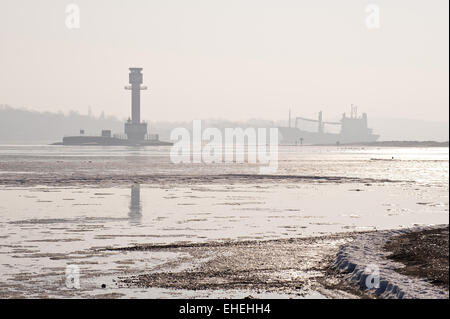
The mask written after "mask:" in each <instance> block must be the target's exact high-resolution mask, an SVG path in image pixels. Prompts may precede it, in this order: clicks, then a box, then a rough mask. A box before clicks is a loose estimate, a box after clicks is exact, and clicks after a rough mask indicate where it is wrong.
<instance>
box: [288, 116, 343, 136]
mask: <svg viewBox="0 0 450 319" xmlns="http://www.w3.org/2000/svg"><path fill="white" fill-rule="evenodd" d="M299 120H301V121H307V122H315V123H318V132H319V133H323V132H324V127H325V125H342V123H341V122H324V121H323V120H322V111H320V112H319V116H318V119H317V120H315V119H308V118H306V117H296V118H295V128H299V127H298V121H299Z"/></svg>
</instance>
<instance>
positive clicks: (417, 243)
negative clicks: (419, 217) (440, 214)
mask: <svg viewBox="0 0 450 319" xmlns="http://www.w3.org/2000/svg"><path fill="white" fill-rule="evenodd" d="M384 248H385V249H386V250H387V251H388V252H389V253H390V254H389V256H388V258H390V259H392V260H394V261H397V262H400V263H401V264H403V265H404V267H402V268H398V269H397V271H398V272H399V273H401V274H404V275H408V276H415V277H419V278H423V279H426V280H428V281H429V282H431V283H433V284H435V285H439V286H442V287H444V288H445V289H447V290H448V287H449V278H448V277H449V276H448V274H449V265H448V259H449V231H448V227H446V228H441V229H432V230H423V231H419V232H412V233H409V234H404V235H400V236H396V237H394V238H392V239H391V240H390V241H389V242H388V243H387V244H386V246H385V247H384Z"/></svg>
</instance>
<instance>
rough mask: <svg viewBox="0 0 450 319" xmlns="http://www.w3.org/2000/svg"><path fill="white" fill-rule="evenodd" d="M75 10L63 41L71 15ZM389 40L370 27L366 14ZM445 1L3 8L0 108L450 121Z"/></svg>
mask: <svg viewBox="0 0 450 319" xmlns="http://www.w3.org/2000/svg"><path fill="white" fill-rule="evenodd" d="M70 3H76V4H77V5H79V8H80V28H79V29H68V28H67V27H66V24H65V20H66V16H67V14H66V12H65V9H66V5H67V4H70ZM369 3H375V4H377V5H378V6H379V8H380V10H381V11H380V28H379V29H368V28H367V27H366V17H367V13H366V12H365V8H366V6H367V4H369ZM448 6H449V1H448V0H371V1H365V0H341V1H336V0H271V1H266V0H220V1H218V0H154V1H150V0H149V1H145V0H130V1H123V0H94V1H93V0H90V1H87V0H73V1H62V0H39V1H32V0H27V1H24V0H1V1H0V104H10V105H11V106H16V107H27V108H29V109H35V110H41V111H44V110H45V111H47V110H48V111H59V110H61V111H64V112H67V111H68V110H71V109H73V110H77V111H79V112H81V113H87V111H88V107H89V106H91V107H92V111H93V112H94V114H99V113H100V112H101V111H102V110H104V111H105V113H107V114H112V115H116V116H118V117H120V118H124V117H128V116H129V113H130V92H129V91H125V90H124V86H125V85H126V84H127V82H128V67H130V66H140V67H143V68H144V84H145V85H147V86H148V87H149V88H150V90H148V91H143V96H142V118H144V119H146V120H189V119H194V118H229V119H235V120H240V119H248V118H264V119H271V118H272V119H284V118H287V115H288V109H289V108H292V112H293V115H298V116H301V115H303V116H314V117H315V116H316V113H317V112H318V111H319V110H323V111H324V112H325V114H324V117H325V119H332V118H337V117H339V116H340V115H341V113H342V112H344V111H346V112H349V107H350V104H351V103H354V104H357V105H359V107H360V110H361V111H366V112H367V113H369V119H370V117H403V118H410V119H426V120H442V121H447V120H448V114H449V108H448V105H449V91H448V85H449V83H448V77H449V73H448V71H449V64H448V59H449V42H448V36H449V35H448V30H449V16H448V12H449V8H448Z"/></svg>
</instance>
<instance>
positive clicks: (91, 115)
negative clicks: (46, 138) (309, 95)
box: [0, 103, 449, 125]
mask: <svg viewBox="0 0 450 319" xmlns="http://www.w3.org/2000/svg"><path fill="white" fill-rule="evenodd" d="M7 109H10V110H15V111H23V112H30V113H37V114H51V115H59V116H64V117H70V116H81V117H87V118H89V119H96V120H99V119H100V120H101V119H104V120H110V121H117V122H121V123H123V122H125V121H127V120H128V119H129V118H130V116H124V117H119V116H117V115H114V114H108V113H107V112H105V111H104V110H103V111H101V112H100V113H97V114H94V112H92V113H91V112H89V110H88V111H87V112H86V113H82V112H81V111H79V110H66V111H62V110H61V111H49V110H36V109H33V108H29V107H26V106H11V105H9V104H1V103H0V110H7ZM289 110H291V111H292V108H286V114H288V113H289ZM319 111H321V110H317V113H318V112H319ZM343 113H347V112H343ZM343 113H341V115H340V116H342V114H343ZM362 113H365V112H361V114H362ZM295 116H296V115H295V113H294V114H293V116H292V120H293V121H295ZM340 116H334V117H333V116H329V117H326V118H327V119H329V120H338V119H340ZM368 116H369V121H370V120H371V119H372V120H373V119H376V120H383V119H389V120H404V121H421V122H427V123H441V124H449V119H448V118H447V119H446V120H430V119H421V118H408V117H389V116H382V117H380V116H377V117H371V116H370V114H368ZM194 120H202V121H211V122H215V121H216V122H233V123H247V122H253V121H263V122H272V123H273V124H274V125H280V123H282V122H286V123H288V115H287V116H285V117H282V118H277V119H267V118H263V117H261V118H256V117H253V118H245V119H235V118H224V117H214V118H212V117H201V118H191V119H184V120H174V121H171V120H167V119H155V120H147V119H145V118H144V120H143V121H144V122H147V123H170V124H176V123H190V122H192V121H194Z"/></svg>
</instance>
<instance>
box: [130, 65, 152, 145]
mask: <svg viewBox="0 0 450 319" xmlns="http://www.w3.org/2000/svg"><path fill="white" fill-rule="evenodd" d="M141 71H142V68H130V74H129V83H130V85H127V86H126V87H125V89H126V90H131V119H128V121H127V122H126V123H125V134H126V135H127V137H128V139H129V140H131V141H136V142H138V141H143V140H144V139H145V135H146V134H147V123H141V90H146V89H147V87H146V86H142V85H141V84H142V79H143V76H142V73H141Z"/></svg>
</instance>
